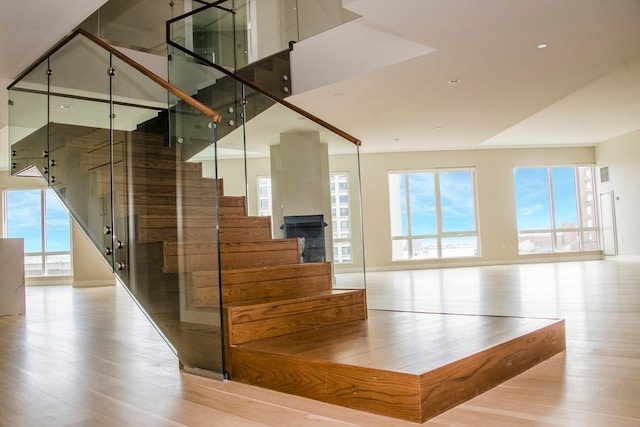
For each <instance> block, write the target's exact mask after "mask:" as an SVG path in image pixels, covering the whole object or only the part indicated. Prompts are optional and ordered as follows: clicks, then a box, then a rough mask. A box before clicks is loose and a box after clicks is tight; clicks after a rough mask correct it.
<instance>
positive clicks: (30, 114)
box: [9, 60, 49, 178]
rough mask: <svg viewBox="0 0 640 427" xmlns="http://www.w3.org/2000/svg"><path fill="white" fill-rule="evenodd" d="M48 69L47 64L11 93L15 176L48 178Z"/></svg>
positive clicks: (10, 133)
mask: <svg viewBox="0 0 640 427" xmlns="http://www.w3.org/2000/svg"><path fill="white" fill-rule="evenodd" d="M48 69H49V63H48V60H45V61H44V62H42V63H41V64H39V65H38V66H37V67H36V68H35V69H33V70H32V71H31V72H30V73H29V74H28V75H26V76H25V77H24V78H23V79H22V80H20V81H19V82H18V83H16V84H15V85H14V86H12V87H11V89H10V91H9V123H10V126H9V150H10V153H9V158H10V159H11V163H12V164H11V173H12V174H14V175H22V176H41V177H44V178H46V174H45V170H46V169H45V168H46V167H48V160H47V158H46V157H45V155H44V154H45V153H46V152H47V151H48V137H47V122H48V118H47V114H48V113H47V111H48V105H49V104H48V102H49V97H48V93H47V90H48V85H49V75H48V72H47V70H48Z"/></svg>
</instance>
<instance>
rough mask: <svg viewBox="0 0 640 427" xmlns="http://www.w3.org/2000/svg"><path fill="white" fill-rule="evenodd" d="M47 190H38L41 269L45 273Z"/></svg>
mask: <svg viewBox="0 0 640 427" xmlns="http://www.w3.org/2000/svg"><path fill="white" fill-rule="evenodd" d="M46 218H47V190H41V191H40V230H41V231H42V232H41V233H40V234H41V235H42V246H41V247H42V271H43V273H44V275H45V276H46V275H47V256H46V255H47V221H46Z"/></svg>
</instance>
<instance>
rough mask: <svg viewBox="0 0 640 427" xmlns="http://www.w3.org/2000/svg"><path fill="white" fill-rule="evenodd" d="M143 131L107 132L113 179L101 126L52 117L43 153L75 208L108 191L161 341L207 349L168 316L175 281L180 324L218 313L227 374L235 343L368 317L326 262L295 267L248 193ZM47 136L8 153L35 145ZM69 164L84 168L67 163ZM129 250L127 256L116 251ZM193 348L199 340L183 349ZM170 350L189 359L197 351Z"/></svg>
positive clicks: (288, 247) (361, 301)
mask: <svg viewBox="0 0 640 427" xmlns="http://www.w3.org/2000/svg"><path fill="white" fill-rule="evenodd" d="M143 128H144V129H145V130H146V131H144V132H142V131H140V130H136V131H133V132H124V131H117V132H115V133H114V139H115V142H114V145H113V158H114V168H113V175H111V169H110V168H108V167H105V166H106V165H109V159H110V146H109V137H110V135H109V131H108V130H106V129H100V128H91V127H85V126H73V125H64V124H56V123H51V124H50V126H49V132H50V134H51V135H52V137H51V141H52V145H51V147H52V149H51V153H50V157H51V158H55V159H56V165H57V166H56V168H55V169H52V174H53V173H54V172H55V173H57V178H56V180H55V181H56V182H55V183H53V184H52V187H53V188H54V189H55V190H56V191H57V192H58V194H63V195H68V194H69V190H70V189H71V188H72V187H73V192H74V194H75V197H73V198H69V197H67V198H66V201H67V203H71V206H70V210H71V211H72V212H77V211H80V210H87V208H86V205H87V204H88V205H89V206H91V205H92V204H96V203H97V202H91V200H96V199H97V200H100V199H105V198H110V197H113V203H114V213H115V218H114V223H115V224H121V225H120V227H118V228H122V229H124V228H126V227H128V228H129V234H130V236H129V242H130V243H129V246H130V247H128V248H127V247H126V245H124V247H123V248H122V249H120V250H118V249H116V263H117V262H123V263H125V265H126V267H125V271H124V272H123V277H124V278H125V279H128V280H129V283H128V286H129V288H130V289H131V290H132V291H133V292H134V294H135V297H136V298H137V299H138V301H139V302H140V303H141V304H142V306H143V307H144V308H145V310H146V311H147V312H148V313H149V314H151V316H152V317H154V316H155V317H156V318H158V317H159V319H160V320H155V321H156V323H157V324H158V326H159V327H160V329H161V330H162V332H163V333H164V334H165V335H166V336H167V338H169V341H171V342H172V343H175V342H190V341H196V342H198V345H197V346H196V347H198V346H201V345H205V344H204V343H203V341H204V340H203V339H199V338H196V337H194V336H193V334H191V333H190V331H185V330H184V328H177V327H176V324H177V323H178V322H181V321H184V314H183V313H175V307H176V304H177V301H178V300H179V298H180V290H181V287H183V288H185V289H186V294H187V297H186V300H187V301H188V304H189V306H188V307H186V311H191V312H192V314H193V313H196V319H197V320H193V321H191V322H188V323H192V324H194V325H199V326H198V328H200V329H201V328H208V329H210V330H213V329H216V328H219V326H220V325H219V320H217V319H219V317H217V316H216V315H215V313H219V312H220V310H222V313H223V316H224V321H223V325H224V331H223V336H224V344H225V347H226V354H227V355H228V356H229V358H228V361H227V364H226V366H225V370H226V372H227V374H228V375H229V376H230V377H231V378H233V363H232V361H233V355H234V352H235V350H236V346H237V345H238V344H245V343H248V342H252V341H256V340H261V339H264V338H271V337H276V336H283V335H287V334H291V333H295V332H300V331H304V330H308V329H311V330H316V329H318V328H322V327H325V326H330V325H336V324H343V323H347V322H352V321H358V320H364V319H366V318H367V309H366V297H365V292H364V290H334V289H333V288H332V271H331V263H329V262H315V263H302V262H301V246H300V240H299V239H298V238H284V239H273V238H272V231H271V230H272V224H271V218H270V217H258V216H247V215H246V213H245V212H246V207H245V198H244V196H228V195H225V194H224V183H223V181H222V180H218V181H217V182H216V180H213V179H209V178H203V177H202V167H201V165H200V164H199V163H189V162H186V161H184V160H183V159H182V154H181V150H180V149H174V148H170V147H166V146H165V136H164V135H161V134H155V133H149V132H148V129H149V127H148V126H147V125H145V126H144V127H143ZM45 132H46V129H45V128H43V130H41V131H39V132H36V133H34V134H33V135H32V137H30V138H27V139H25V140H23V141H21V142H20V143H19V144H16V145H14V149H16V150H20V149H21V147H27V146H32V143H33V141H32V139H33V138H38V137H42V135H43V134H45ZM74 162H79V164H80V167H79V168H77V169H75V168H73V167H68V166H69V165H72V164H73V163H74ZM111 177H113V194H111V191H112V188H111V183H110V179H111ZM78 182H83V183H87V185H86V186H80V187H78V186H76V185H75V184H74V183H78ZM216 193H219V194H218V195H217V194H216ZM216 199H217V200H218V202H217V203H218V204H219V207H218V209H216ZM87 200H88V201H89V202H88V203H87ZM76 204H78V205H76ZM81 205H82V206H81ZM88 210H89V211H90V210H91V208H88ZM218 215H219V217H218ZM89 217H90V218H91V215H89ZM218 218H219V221H218ZM90 222H91V221H90ZM89 227H90V228H93V229H99V228H100V224H96V225H92V224H89ZM118 238H120V239H121V237H120V236H119V237H118ZM218 240H219V242H218ZM126 249H128V256H127V253H126V252H120V251H121V250H126ZM219 283H220V287H219V285H218V284H219ZM205 316H208V317H207V320H202V319H203V318H205ZM218 316H219V314H218ZM200 332H202V331H200ZM217 333H219V332H217ZM208 345H211V344H208ZM177 347H178V348H179V349H180V348H181V347H182V346H177ZM191 347H192V346H187V348H191ZM191 351H195V348H194V349H193V350H187V353H185V354H191ZM178 355H179V358H180V359H181V363H182V364H183V365H185V366H191V365H192V363H193V362H192V361H191V360H188V359H190V358H192V357H196V356H193V355H191V356H186V357H185V358H183V357H182V355H181V354H180V351H179V354H178ZM196 359H199V358H198V357H196Z"/></svg>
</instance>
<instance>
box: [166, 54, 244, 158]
mask: <svg viewBox="0 0 640 427" xmlns="http://www.w3.org/2000/svg"><path fill="white" fill-rule="evenodd" d="M169 51H170V53H171V60H170V61H169V81H170V82H171V84H173V85H175V86H176V87H179V88H180V89H181V90H183V91H185V92H186V93H188V94H189V95H191V96H192V97H193V98H195V99H196V100H198V101H200V102H201V103H203V104H204V105H206V106H208V107H209V108H211V109H213V110H215V111H217V112H219V113H221V114H222V115H223V119H222V121H221V122H220V124H219V126H218V127H217V135H218V138H220V137H223V136H224V135H226V134H227V133H229V132H232V131H233V130H234V129H236V128H237V127H238V126H242V118H241V112H242V103H241V102H240V101H241V99H242V85H241V84H240V83H238V82H237V80H235V79H234V78H233V77H231V76H228V75H226V74H224V73H222V72H221V71H218V70H216V69H215V68H213V67H210V66H208V65H207V64H204V63H202V62H201V61H199V60H197V59H194V58H192V57H191V56H190V55H187V54H185V53H184V52H182V51H180V50H178V49H175V48H170V50H169ZM183 105H185V103H184V102H176V103H175V104H174V105H173V107H172V108H174V109H176V110H178V112H179V110H180V109H181V108H182V106H183ZM187 107H188V106H187ZM178 116H179V117H180V120H179V121H177V122H176V123H175V126H176V127H175V128H174V129H172V131H173V136H174V138H172V142H171V143H172V144H174V145H175V146H179V147H180V149H181V151H182V156H183V158H184V159H185V160H190V159H192V158H193V157H194V156H197V155H198V153H200V152H201V151H202V150H205V149H206V148H207V147H208V146H209V145H210V144H211V139H210V134H209V132H210V130H209V129H208V127H207V126H208V124H209V120H208V119H207V118H206V117H204V116H202V115H200V114H193V111H192V110H191V107H188V108H187V111H185V114H178Z"/></svg>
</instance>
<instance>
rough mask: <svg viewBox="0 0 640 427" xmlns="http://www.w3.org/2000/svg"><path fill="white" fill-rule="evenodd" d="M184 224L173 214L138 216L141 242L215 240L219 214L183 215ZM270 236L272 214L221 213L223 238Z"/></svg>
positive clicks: (241, 239)
mask: <svg viewBox="0 0 640 427" xmlns="http://www.w3.org/2000/svg"><path fill="white" fill-rule="evenodd" d="M181 220H182V221H181V224H178V218H177V217H176V216H174V215H139V216H138V217H137V222H136V223H137V227H136V230H137V238H138V242H140V243H143V242H159V241H162V240H167V241H178V236H179V237H180V241H182V242H212V243H213V242H216V241H217V240H218V227H217V226H216V217H215V216H209V217H202V216H195V217H190V216H183V217H182V218H181ZM267 240H271V218H270V217H261V216H255V217H246V216H245V217H228V216H227V217H221V218H220V241H221V242H223V243H231V242H256V241H267Z"/></svg>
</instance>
